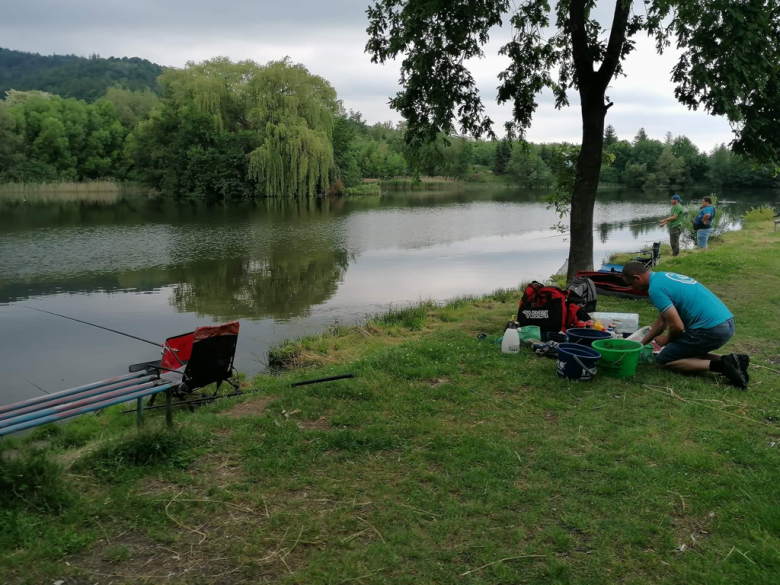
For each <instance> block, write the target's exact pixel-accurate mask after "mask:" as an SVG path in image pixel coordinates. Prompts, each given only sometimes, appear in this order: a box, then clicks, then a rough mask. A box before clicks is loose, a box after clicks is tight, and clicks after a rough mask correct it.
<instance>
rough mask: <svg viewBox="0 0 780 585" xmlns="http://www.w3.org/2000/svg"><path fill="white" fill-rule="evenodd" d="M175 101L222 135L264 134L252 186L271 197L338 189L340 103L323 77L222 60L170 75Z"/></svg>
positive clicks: (279, 64) (280, 64) (166, 81)
mask: <svg viewBox="0 0 780 585" xmlns="http://www.w3.org/2000/svg"><path fill="white" fill-rule="evenodd" d="M160 85H161V86H162V88H163V90H164V95H165V98H166V99H167V100H170V101H172V102H174V103H176V104H190V105H194V106H195V107H196V108H198V109H199V110H200V111H201V112H204V113H206V114H209V115H210V116H211V117H212V121H213V125H214V128H215V129H217V130H219V131H221V132H247V131H251V132H256V133H257V135H258V142H259V146H258V147H257V148H255V149H254V150H253V151H252V152H251V153H250V154H249V165H248V177H247V179H248V180H252V181H255V182H257V184H258V186H259V188H260V189H261V191H262V192H263V193H264V194H265V195H267V196H271V197H296V196H301V195H304V196H309V197H311V196H314V195H316V194H317V193H318V192H322V191H325V190H326V189H327V188H328V187H329V185H330V171H331V168H332V167H333V146H332V142H331V141H332V133H333V122H334V116H335V115H336V113H337V112H338V109H339V103H338V101H337V98H336V92H335V90H334V89H333V87H331V85H330V84H329V83H328V82H327V81H325V80H324V79H323V78H321V77H318V76H316V75H312V74H311V73H309V71H308V70H307V69H306V68H305V67H304V66H303V65H296V64H293V63H292V62H290V61H289V60H288V59H284V60H282V61H276V62H271V63H268V64H267V65H258V64H257V63H255V62H253V61H241V62H238V63H233V62H231V61H230V60H229V59H227V58H224V57H220V58H217V59H212V60H210V61H204V62H202V63H188V64H187V66H186V67H185V68H184V69H178V70H167V71H166V72H165V73H164V74H163V75H162V76H161V77H160Z"/></svg>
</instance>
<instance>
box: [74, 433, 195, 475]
mask: <svg viewBox="0 0 780 585" xmlns="http://www.w3.org/2000/svg"><path fill="white" fill-rule="evenodd" d="M201 442H202V438H199V437H196V436H195V435H193V434H192V433H191V432H186V431H185V430H184V429H181V430H179V431H178V432H175V433H171V432H166V431H157V432H150V433H146V432H145V433H140V434H138V435H135V436H132V437H130V438H124V439H120V440H118V441H114V442H112V443H108V444H105V445H103V446H101V447H99V448H98V449H96V450H95V451H93V452H92V453H90V454H89V455H87V456H86V457H84V458H83V459H82V460H80V461H79V462H78V463H77V467H78V468H81V469H89V470H92V471H96V472H99V473H100V475H101V476H104V477H107V478H110V477H112V476H113V475H114V474H116V473H117V472H120V471H124V470H126V469H128V468H130V467H173V468H180V469H182V468H185V467H188V466H189V464H190V463H192V461H193V460H194V459H195V456H196V454H195V452H194V450H195V448H196V447H197V446H198V445H199V444H200V443H201Z"/></svg>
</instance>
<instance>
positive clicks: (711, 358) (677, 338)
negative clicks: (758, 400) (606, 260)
mask: <svg viewBox="0 0 780 585" xmlns="http://www.w3.org/2000/svg"><path fill="white" fill-rule="evenodd" d="M623 280H624V282H625V283H626V284H627V285H629V286H631V287H633V288H634V289H636V290H638V291H647V292H648V294H649V295H650V300H651V301H652V303H653V305H654V306H655V308H656V309H658V311H659V313H660V315H659V316H658V320H657V321H656V322H655V324H654V325H653V327H652V329H651V330H650V333H648V334H647V335H646V336H645V338H644V339H643V340H642V345H645V344H647V343H650V342H651V341H655V342H656V343H657V344H658V345H660V346H661V347H663V349H662V350H661V353H659V354H658V357H656V360H655V361H656V363H657V364H660V365H662V366H663V367H665V368H667V369H669V370H672V371H675V372H706V371H710V372H716V373H718V374H722V375H723V376H725V377H726V378H727V379H728V380H729V382H731V383H732V384H733V385H734V386H737V387H738V388H741V389H742V390H745V389H746V388H747V384H748V381H749V377H748V373H747V371H748V367H749V366H750V357H749V356H747V355H745V354H729V355H725V356H721V355H716V354H713V353H711V352H713V351H715V350H716V349H719V348H721V347H723V346H724V345H726V343H728V341H729V340H730V339H731V338H732V337H733V335H734V315H732V314H731V311H729V310H728V308H726V305H724V304H723V302H722V301H721V300H720V299H719V298H718V297H716V296H715V295H714V294H712V292H710V291H709V290H708V289H707V288H706V287H705V286H704V285H702V284H701V283H700V282H697V281H696V280H694V279H693V278H691V277H690V276H683V275H682V274H675V273H673V272H650V271H649V270H648V268H647V266H645V265H644V264H642V263H641V262H629V263H628V264H626V265H625V266H624V267H623ZM667 330H668V333H667V334H666V335H663V333H664V331H667Z"/></svg>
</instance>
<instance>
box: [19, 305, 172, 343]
mask: <svg viewBox="0 0 780 585" xmlns="http://www.w3.org/2000/svg"><path fill="white" fill-rule="evenodd" d="M17 306H19V307H24V308H25V309H30V310H31V311H38V312H40V313H46V314H47V315H54V316H55V317H62V318H63V319H68V320H69V321H75V322H76V323H82V324H84V325H89V326H90V327H96V328H98V329H103V330H105V331H110V332H111V333H116V334H117V335H123V336H124V337H129V338H130V339H135V340H136V341H143V342H144V343H148V344H149V345H154V346H156V347H161V348H163V349H165V346H164V345H163V344H162V343H157V342H155V341H149V340H148V339H144V338H143V337H136V336H135V335H130V334H129V333H123V332H122V331H117V330H116V329H110V328H108V327H103V326H102V325H95V324H94V323H90V322H89V321H82V320H81V319H76V318H74V317H68V316H67V315H60V314H59V313H53V312H52V311H45V310H44V309H38V308H37V307H30V306H28V305H22V304H21V303H17Z"/></svg>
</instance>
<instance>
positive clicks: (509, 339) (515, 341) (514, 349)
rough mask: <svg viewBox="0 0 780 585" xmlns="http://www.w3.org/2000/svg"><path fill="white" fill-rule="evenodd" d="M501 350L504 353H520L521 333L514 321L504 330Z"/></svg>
mask: <svg viewBox="0 0 780 585" xmlns="http://www.w3.org/2000/svg"><path fill="white" fill-rule="evenodd" d="M501 351H502V352H503V353H520V334H519V333H518V332H517V326H516V325H515V324H514V323H512V324H511V325H509V327H507V329H506V331H504V340H503V341H502V342H501Z"/></svg>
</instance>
